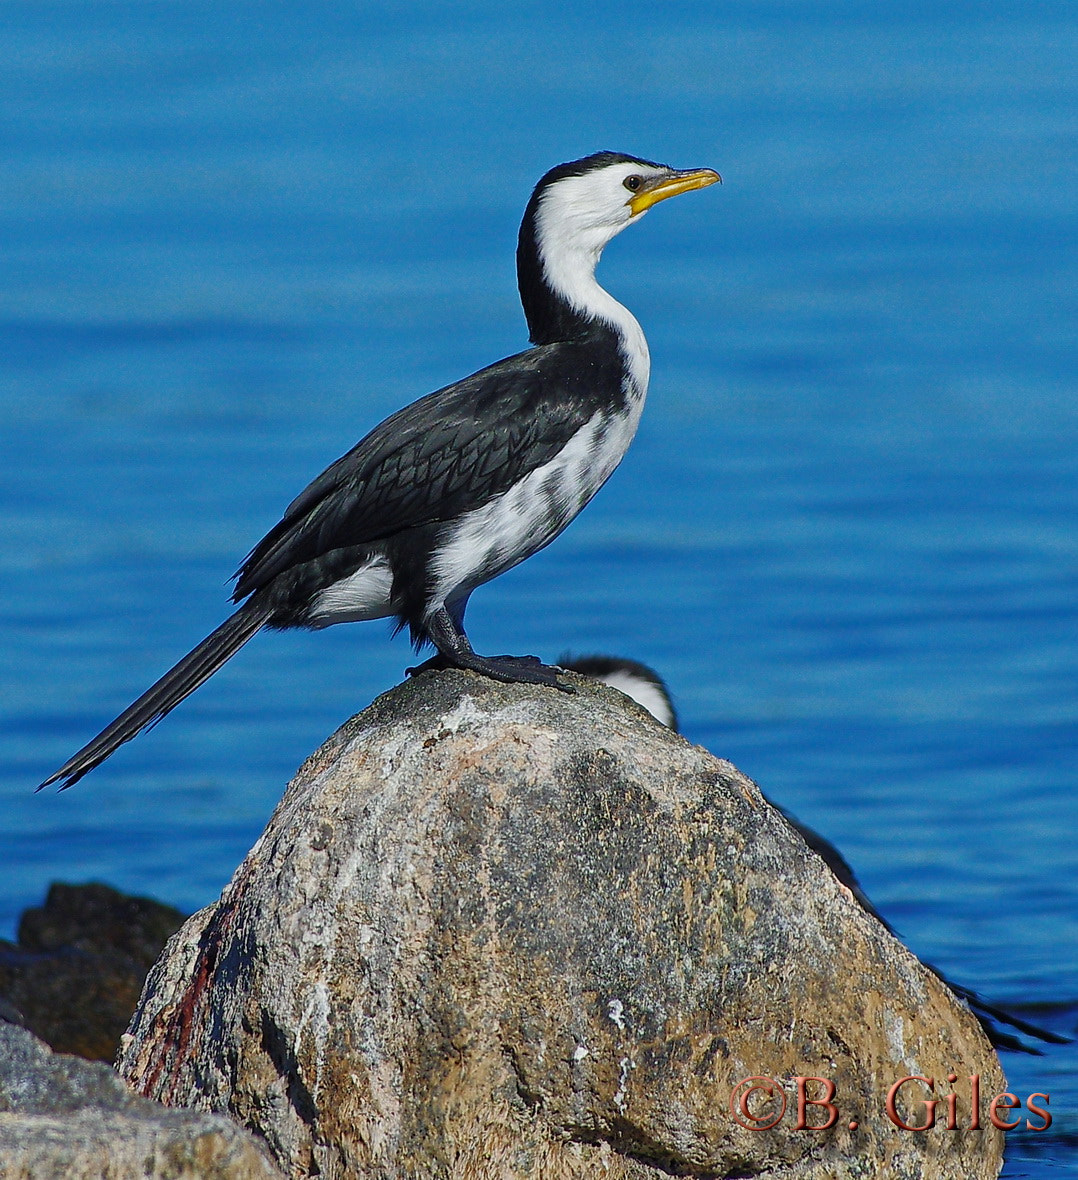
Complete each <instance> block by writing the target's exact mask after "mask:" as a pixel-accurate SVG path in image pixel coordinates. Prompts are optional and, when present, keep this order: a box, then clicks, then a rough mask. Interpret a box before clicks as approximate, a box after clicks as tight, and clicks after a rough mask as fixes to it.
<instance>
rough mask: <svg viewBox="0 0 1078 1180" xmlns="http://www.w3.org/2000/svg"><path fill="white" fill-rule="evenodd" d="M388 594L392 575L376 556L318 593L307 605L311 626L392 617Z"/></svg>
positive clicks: (391, 586)
mask: <svg viewBox="0 0 1078 1180" xmlns="http://www.w3.org/2000/svg"><path fill="white" fill-rule="evenodd" d="M392 592H393V574H392V573H391V572H390V569H389V566H388V565H387V564H386V563H385V561H384V559H382V558H381V557H376V558H374V559H373V560H372V561H370V562H368V563H367V564H366V565H364V566H360V568H359V569H357V570H356V572H355V573H354V574H349V576H348V577H347V578H342V579H341V580H340V581H339V582H334V583H333V585H332V586H327V587H326V588H325V590H319V592H318V593H317V594H316V595H315V596H314V600H313V602H312V603H311V608H310V620H311V626H313V627H329V626H331V625H332V624H333V623H365V622H367V621H368V620H369V619H384V618H386V617H387V616H388V615H391V614H393V607H392V604H391V596H392Z"/></svg>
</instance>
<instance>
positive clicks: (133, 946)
mask: <svg viewBox="0 0 1078 1180" xmlns="http://www.w3.org/2000/svg"><path fill="white" fill-rule="evenodd" d="M183 920H184V915H183V914H182V913H180V911H179V910H175V909H173V908H172V907H171V906H166V905H162V904H161V903H160V902H156V901H151V900H150V899H148V898H143V897H131V896H128V895H127V894H124V893H120V892H119V891H118V890H116V889H113V888H111V886H108V885H100V884H94V883H91V884H88V885H66V884H63V883H56V884H53V885H52V886H50V888H49V892H48V897H47V898H46V901H45V905H44V906H43V907H41V908H37V909H29V910H27V911H26V912H25V913H24V914H23V916H22V918H21V920H20V922H19V933H18V938H19V941H18V944H17V945H16V944H13V943H10V942H3V941H0V996H2V997H3V999H4V1000H5V1001H6V1002H7V1004H8V1005H9V1006H10V1007H12V1008H14V1009H15V1010H16V1011H17V1012H18V1014H19V1015H20V1016H21V1018H22V1019H21V1020H20V1021H19V1023H21V1024H25V1025H26V1027H27V1028H29V1029H31V1030H32V1031H33V1032H35V1033H36V1034H37V1035H38V1036H39V1037H41V1038H42V1039H43V1040H44V1041H46V1042H47V1043H48V1044H49V1045H51V1046H52V1048H54V1049H55V1050H57V1051H58V1052H61V1053H76V1054H78V1055H79V1056H81V1057H88V1058H90V1059H92V1060H98V1061H112V1060H114V1058H115V1057H116V1053H117V1050H118V1048H119V1043H120V1035H121V1033H122V1032H123V1031H124V1029H125V1028H126V1027H127V1024H128V1021H129V1020H130V1019H131V1013H132V1012H133V1011H134V1008H135V1004H136V1002H137V1001H138V997H139V992H140V991H141V990H142V984H143V982H144V981H145V978H146V972H147V971H148V970H149V969H150V967H151V966H152V964H153V962H154V960H155V959H156V958H157V956H158V955H159V954H160V953H161V949H162V947H163V946H164V945H165V941H166V940H167V939H168V937H169V935H170V934H172V933H173V931H175V930H176V929H177V928H178V927H179V926H180V924H181V923H182V922H183Z"/></svg>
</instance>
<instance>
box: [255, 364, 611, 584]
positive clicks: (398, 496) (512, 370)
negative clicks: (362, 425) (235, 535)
mask: <svg viewBox="0 0 1078 1180" xmlns="http://www.w3.org/2000/svg"><path fill="white" fill-rule="evenodd" d="M603 352H604V354H605V350H603ZM611 395H613V396H620V395H621V373H620V368H619V366H618V365H617V364H616V363H614V358H608V357H607V356H606V355H596V354H594V353H591V350H589V349H588V348H587V346H586V345H583V344H575V343H558V344H550V345H544V346H542V347H539V348H531V349H529V350H528V351H527V352H523V353H520V354H518V355H517V356H512V357H508V358H507V359H506V360H503V361H499V362H498V363H497V364H494V365H491V366H490V367H489V368H486V369H481V370H480V371H479V372H478V373H474V374H472V376H470V377H465V378H464V379H463V380H462V381H458V382H456V383H455V384H454V385H449V386H446V388H444V389H440V390H438V391H437V392H435V393H431V394H428V395H427V396H426V397H424V398H420V399H419V401H416V402H413V403H412V404H411V405H410V406H405V408H404V409H402V410H399V411H398V412H397V413H396V414H393V415H391V416H390V417H389V418H387V419H386V420H385V421H384V422H382V423H381V425H379V426H376V427H375V428H374V430H372V431H371V432H370V434H368V435H367V437H366V438H364V439H363V440H362V441H361V442H359V443H357V444H356V446H355V447H353V448H352V450H350V451H349V452H348V454H347V455H344V456H342V457H341V458H340V459H338V460H337V462H336V463H333V464H332V465H331V466H330V467H328V468H327V469H326V470H325V471H324V472H323V473H322V474H321V475H320V476H319V477H318V478H317V479H316V480H315V481H314V482H313V483H311V484H310V485H309V486H308V487H307V488H306V489H305V490H304V491H303V492H301V493H300V495H299V496H297V497H296V499H295V500H293V501H292V503H291V504H290V505H289V506H288V508H287V509H286V510H285V514H284V517H283V518H282V519H281V521H280V523H278V524H277V525H275V526H274V527H273V528H272V529H271V530H270V531H269V533H267V534H266V536H265V537H264V538H263V539H262V540H261V541H260V542H259V543H258V545H256V546H255V548H254V549H253V550H252V551H251V553H250V554H249V555H248V556H247V558H246V560H245V561H244V563H243V565H242V566H241V567H240V570H239V573H238V574H237V583H236V589H235V593H234V594H233V598H234V600H235V601H237V602H238V601H239V600H240V599H242V598H245V597H247V596H248V595H249V594H253V593H254V592H255V591H256V590H259V589H261V588H262V587H263V586H265V585H267V584H268V583H269V582H270V581H272V580H273V579H274V578H275V577H276V576H277V575H278V574H280V573H282V572H283V571H285V570H288V569H291V568H293V567H294V566H297V565H300V564H302V563H303V562H306V561H312V560H314V559H315V558H318V557H320V556H322V555H324V554H326V553H329V552H331V551H333V550H335V549H343V548H348V547H351V546H359V545H367V544H372V543H374V542H376V541H378V540H380V539H382V538H384V537H388V536H391V535H393V534H394V533H397V532H400V531H401V530H402V529H407V528H414V527H416V526H419V525H424V524H431V523H436V522H438V521H442V520H452V519H453V518H455V517H457V516H459V515H461V514H462V513H464V512H467V511H469V510H470V509H473V508H478V507H480V506H481V505H482V504H484V503H485V502H486V501H488V500H490V499H491V498H492V497H494V496H497V495H499V494H500V493H501V492H504V491H506V490H507V489H508V488H510V487H511V486H512V485H513V484H514V483H516V482H517V480H519V479H521V478H522V477H523V476H525V475H527V474H528V472H529V471H532V470H534V469H535V468H536V467H539V466H542V464H544V463H546V462H548V461H549V460H550V459H552V458H553V457H554V456H555V455H556V454H557V453H558V452H559V451H560V450H561V449H562V447H563V446H564V445H565V443H566V442H567V440H568V439H569V438H570V437H572V435H573V434H574V433H575V432H576V431H577V430H579V429H580V427H581V426H583V425H584V423H585V422H587V421H588V419H589V418H590V417H592V415H593V414H594V413H595V412H596V410H597V409H598V408H599V407H600V406H601V405H602V404H604V402H605V401H606V400H607V399H608V398H609V397H610V396H611Z"/></svg>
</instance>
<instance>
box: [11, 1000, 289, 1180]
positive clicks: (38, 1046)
mask: <svg viewBox="0 0 1078 1180" xmlns="http://www.w3.org/2000/svg"><path fill="white" fill-rule="evenodd" d="M0 1176H3V1177H4V1180H102V1178H103V1177H107V1178H108V1180H283V1178H282V1176H281V1173H280V1172H279V1171H278V1170H277V1168H276V1167H274V1165H273V1164H272V1162H271V1161H270V1159H269V1157H268V1155H267V1154H266V1152H265V1150H264V1148H263V1147H262V1146H261V1145H260V1144H259V1143H258V1141H257V1140H256V1139H255V1138H254V1136H253V1135H251V1134H250V1133H249V1132H247V1131H244V1130H242V1129H241V1128H240V1127H238V1126H237V1125H236V1124H235V1123H233V1122H232V1120H231V1119H228V1118H226V1117H224V1116H223V1115H219V1114H204V1113H202V1112H200V1111H193V1110H168V1109H166V1108H165V1107H163V1106H160V1105H158V1104H157V1103H155V1102H148V1101H147V1100H146V1099H144V1098H139V1097H138V1096H137V1095H135V1094H132V1093H131V1092H130V1091H129V1090H128V1089H127V1087H126V1086H124V1084H123V1082H122V1081H121V1080H120V1079H119V1077H117V1075H116V1073H115V1072H114V1071H113V1070H112V1069H110V1068H109V1067H108V1066H107V1065H102V1064H100V1063H99V1062H90V1061H84V1060H82V1058H79V1057H69V1056H65V1055H62V1054H58V1053H53V1052H52V1050H51V1049H50V1048H49V1047H48V1045H46V1044H45V1043H44V1042H43V1041H41V1040H38V1038H37V1037H35V1036H34V1035H33V1034H32V1033H30V1032H28V1031H27V1030H26V1029H23V1028H17V1027H15V1026H14V1025H11V1024H6V1023H0Z"/></svg>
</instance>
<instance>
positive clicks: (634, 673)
mask: <svg viewBox="0 0 1078 1180" xmlns="http://www.w3.org/2000/svg"><path fill="white" fill-rule="evenodd" d="M558 664H559V666H560V667H561V668H562V669H563V670H564V671H566V672H579V673H580V674H581V675H582V676H589V677H591V679H592V680H601V681H602V682H603V683H604V684H609V685H610V687H611V688H616V689H617V690H618V691H619V692H623V693H624V694H625V695H626V696H627V697H631V698H632V699H633V700H634V701H636V703H637V704H638V705H640V706H641V707H642V708H644V709H647V711H648V712H649V713H650V714H651V715H652V716H653V717H654V718H655V719H656V720H657V721H661V722H662V724H663V725H666V726H668V727H669V728H670V729H672V730H674V731H675V732H677V731H678V722H677V713H676V712H675V710H674V702H673V700H672V699H671V696H670V690H669V689H668V688H667V686H666V682H665V681H664V680H663V678H662V677H661V676H660V675H659V674H658V672H656V671H655V670H654V669H653V668H649V667H648V666H647V664H641V663H639V662H638V661H637V660H629V659H625V658H624V657H621V656H608V655H590V656H577V657H574V656H572V655H570V654H568V653H566V654H565V655H563V656H562V657H561V658H560V659H559V660H558ZM765 797H766V796H765ZM768 802H769V803H770V804H771V806H772V807H774V808H775V810H776V811H777V812H778V813H779V814H780V815H781V816H782V818H783V819H784V820H786V822H787V823H788V824H789V825H790V827H792V828H793V829H794V830H795V831H796V832H798V833H799V835H800V836H801V838H802V839H803V840H804V841H805V843H806V844H807V845H808V846H809V848H811V849H812V851H813V852H815V853H816V854H817V856H819V857H820V858H821V859H822V860H823V862H824V863H825V864H826V865H827V867H828V868H829V869H830V870H831V872H832V873H834V874H835V877H836V879H837V880H838V882H839V884H840V885H841V886H842V887H843V888H844V889H845V890H846V891H847V893H848V894H849V896H850V897H851V898H852V899H853V900H854V901H856V902H857V904H858V905H859V906H860V907H861V908H862V909H863V910H864V911H865V912H866V913H868V914H871V915H872V917H873V918H875V919H876V921H877V922H879V923H880V924H881V925H882V926H883V927H884V929H885V930H887V931H888V933H890V934H894V935H895V937H896V938H897V937H898V936H897V934H896V933H895V928H894V927H893V926H892V925H891V923H890V922H888V921H887V919H886V918H885V917H884V916H883V915H882V914H881V913H880V911H879V910H878V909H876V907H875V906H874V905H873V904H872V902H871V901H870V900H869V898H868V896H867V894H866V893H865V891H864V890H863V889H862V888H861V883H860V881H858V879H857V875H856V873H854V871H853V869H852V868H851V867H850V864H849V861H847V860H846V858H845V857H844V856H843V855H842V853H841V852H839V850H838V849H837V848H836V847H835V846H834V844H832V843H831V841H830V840H826V839H824V837H823V836H821V835H820V833H819V832H817V831H815V830H814V829H813V828H810V827H809V826H808V824H803V823H802V822H801V821H800V820H799V819H797V818H796V817H795V816H793V815H791V814H790V812H788V811H787V810H786V808H785V807H780V806H779V804H777V803H775V802H774V801H773V800H771V799H768ZM921 961H922V962H924V960H923V959H922V960H921ZM924 965H925V966H926V967H927V968H928V970H929V971H931V972H932V973H933V974H934V975H936V976H938V977H939V979H941V980H942V981H943V982H944V983H945V984H946V985H947V986H948V987H949V988H950V989H951V991H952V992H954V994H955V995H956V996H958V998H959V999H960V1000H962V1001H964V1002H965V1004H966V1005H967V1006H968V1007H969V1010H970V1011H971V1012H972V1013H973V1015H974V1016H975V1017H976V1018H977V1020H978V1022H979V1023H980V1025H981V1028H983V1029H984V1032H985V1035H986V1036H987V1037H988V1039H989V1041H991V1042H992V1044H993V1045H994V1046H995V1048H997V1049H1011V1050H1014V1051H1015V1052H1019V1053H1031V1054H1034V1055H1037V1054H1039V1053H1040V1052H1041V1050H1039V1049H1035V1048H1032V1047H1031V1046H1029V1045H1027V1044H1026V1043H1025V1042H1024V1041H1021V1040H1019V1039H1018V1037H1016V1036H1014V1035H1013V1034H1012V1033H1009V1032H1005V1031H1004V1030H1003V1029H1002V1028H1000V1027H999V1026H1000V1025H1001V1024H1006V1025H1009V1026H1010V1027H1011V1028H1013V1029H1016V1030H1017V1031H1018V1032H1020V1033H1024V1034H1025V1035H1026V1036H1030V1037H1035V1038H1036V1039H1037V1040H1039V1041H1044V1042H1045V1043H1046V1044H1049V1045H1068V1044H1070V1038H1069V1037H1065V1036H1061V1035H1060V1034H1059V1033H1054V1032H1049V1031H1048V1030H1047V1029H1044V1028H1040V1027H1039V1026H1038V1025H1036V1024H1031V1023H1030V1022H1029V1021H1028V1020H1023V1019H1022V1018H1021V1017H1020V1016H1016V1015H1015V1014H1014V1013H1013V1012H1009V1011H1007V1009H1006V1008H999V1007H997V1006H996V1005H995V1004H990V1003H989V1002H988V1001H987V1000H985V999H983V998H982V997H981V996H979V995H978V994H977V992H975V991H973V989H972V988H968V987H966V986H965V984H961V983H954V982H953V981H952V980H950V979H948V978H947V976H946V975H944V974H943V972H942V971H940V970H939V969H938V968H936V967H933V966H932V964H931V963H925V964H924Z"/></svg>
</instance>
